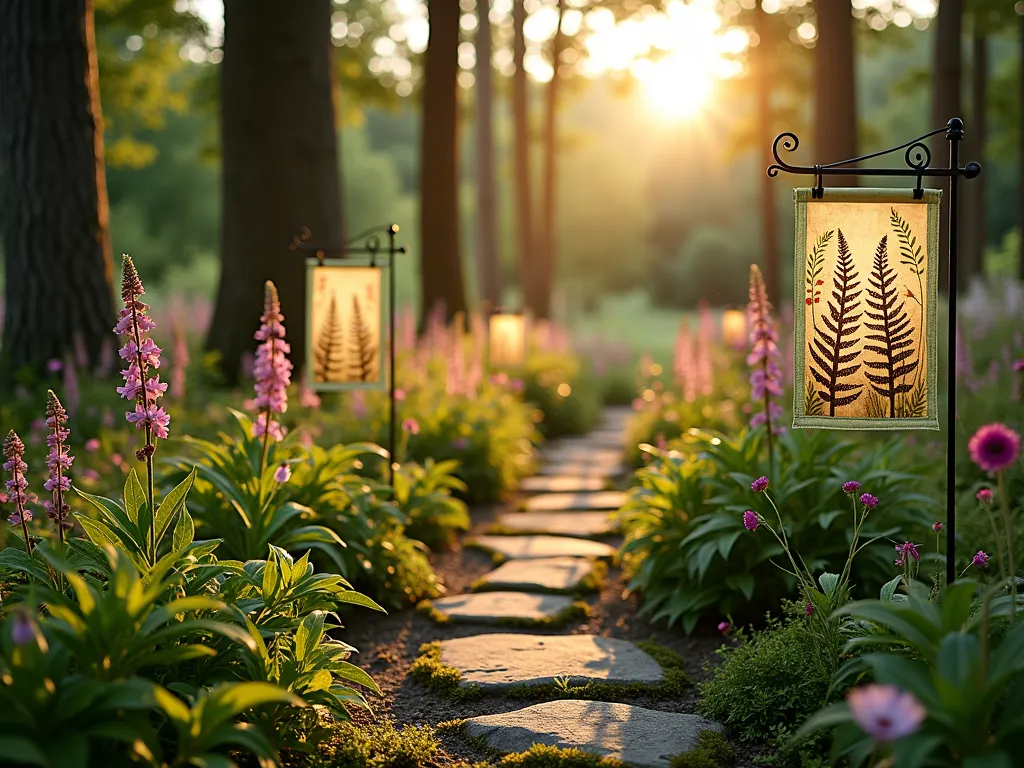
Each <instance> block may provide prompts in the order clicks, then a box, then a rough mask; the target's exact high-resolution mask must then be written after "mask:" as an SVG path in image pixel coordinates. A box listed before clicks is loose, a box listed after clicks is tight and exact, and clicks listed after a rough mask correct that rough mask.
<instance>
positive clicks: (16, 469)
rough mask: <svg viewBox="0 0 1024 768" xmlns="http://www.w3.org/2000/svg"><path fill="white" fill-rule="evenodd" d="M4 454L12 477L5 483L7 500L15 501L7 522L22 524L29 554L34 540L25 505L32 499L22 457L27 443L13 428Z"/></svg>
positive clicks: (29, 514)
mask: <svg viewBox="0 0 1024 768" xmlns="http://www.w3.org/2000/svg"><path fill="white" fill-rule="evenodd" d="M3 454H4V458H5V459H7V461H5V462H4V465H3V468H4V470H5V471H7V472H8V473H9V474H10V476H11V479H10V480H8V481H7V482H6V483H5V484H4V487H5V488H6V489H7V501H8V502H13V503H14V511H13V512H12V513H11V515H10V517H8V518H7V522H9V523H10V524H11V525H20V526H21V531H22V534H23V535H24V537H25V548H26V549H27V550H28V552H29V554H32V540H31V539H30V538H29V535H28V522H29V520H31V519H32V512H31V511H29V510H28V509H26V507H25V505H26V504H27V503H28V502H29V501H30V500H31V495H30V494H26V493H25V489H26V488H28V480H26V479H25V472H27V471H28V466H27V465H26V464H25V462H24V461H23V460H22V458H21V457H22V456H24V455H25V444H24V443H23V442H22V441H21V438H20V437H18V434H17V433H16V432H15V431H14V430H13V429H12V430H11V431H10V432H8V433H7V437H6V438H5V439H4V444H3Z"/></svg>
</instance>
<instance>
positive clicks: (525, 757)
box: [437, 720, 625, 768]
mask: <svg viewBox="0 0 1024 768" xmlns="http://www.w3.org/2000/svg"><path fill="white" fill-rule="evenodd" d="M437 732H438V733H439V734H450V735H452V736H454V737H456V738H457V739H459V740H460V741H462V742H465V743H467V744H471V745H472V746H474V747H475V748H476V749H478V750H479V751H481V752H483V753H484V754H486V755H488V756H489V757H490V758H491V760H490V761H489V762H488V763H486V765H496V766H500V768H625V764H624V763H623V762H622V761H621V760H617V759H615V758H614V757H601V756H600V755H595V754H593V753H591V752H585V751H584V750H582V749H577V748H575V747H556V746H553V745H551V744H534V745H533V746H532V747H530V748H529V749H528V750H526V751H525V752H513V753H512V754H508V755H503V754H502V753H501V752H499V751H498V750H496V749H494V748H493V747H492V746H491V745H490V744H488V743H487V739H486V738H484V737H483V736H470V735H469V734H468V733H467V732H466V721H465V720H450V721H448V722H444V723H439V724H438V725H437ZM478 765H484V764H482V763H481V764H478ZM457 768H464V766H458V767H457ZM474 768H475V766H474Z"/></svg>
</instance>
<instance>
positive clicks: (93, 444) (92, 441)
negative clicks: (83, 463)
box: [85, 437, 100, 453]
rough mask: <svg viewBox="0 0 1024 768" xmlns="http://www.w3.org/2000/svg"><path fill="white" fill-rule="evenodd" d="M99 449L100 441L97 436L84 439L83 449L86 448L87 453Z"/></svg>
mask: <svg viewBox="0 0 1024 768" xmlns="http://www.w3.org/2000/svg"><path fill="white" fill-rule="evenodd" d="M99 449H100V441H99V440H98V439H97V438H95V437H90V438H89V439H88V440H86V441H85V450H87V451H88V452H89V453H92V452H94V451H98V450H99Z"/></svg>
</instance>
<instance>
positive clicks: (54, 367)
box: [46, 358, 64, 373]
mask: <svg viewBox="0 0 1024 768" xmlns="http://www.w3.org/2000/svg"><path fill="white" fill-rule="evenodd" d="M63 368H64V363H62V362H61V361H60V360H58V359H57V358H53V359H52V360H47V361H46V370H48V371H49V372H50V373H60V372H61V369H63Z"/></svg>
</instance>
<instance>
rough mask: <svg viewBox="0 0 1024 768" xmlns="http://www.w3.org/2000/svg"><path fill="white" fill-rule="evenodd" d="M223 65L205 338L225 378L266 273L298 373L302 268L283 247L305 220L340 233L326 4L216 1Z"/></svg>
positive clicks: (241, 350) (325, 237)
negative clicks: (217, 233) (219, 178)
mask: <svg viewBox="0 0 1024 768" xmlns="http://www.w3.org/2000/svg"><path fill="white" fill-rule="evenodd" d="M224 23H225V36H224V60H223V62H222V63H221V65H220V66H221V140H222V151H223V169H224V170H223V173H224V178H223V187H222V195H223V217H222V221H221V276H220V285H219V288H218V291H217V305H216V309H215V311H214V316H213V323H212V325H211V328H210V334H209V338H208V339H207V346H208V348H209V349H211V350H217V351H219V352H220V353H221V367H222V369H223V372H224V374H225V376H226V377H227V379H228V380H229V381H230V382H236V381H237V380H238V378H239V373H240V363H241V360H242V356H243V355H244V354H245V353H246V352H248V351H251V350H253V349H255V342H254V341H253V338H252V334H253V332H254V331H255V330H256V328H257V327H259V314H260V310H261V307H262V303H263V288H262V286H263V282H264V281H265V280H268V279H269V280H273V281H274V283H275V284H276V285H277V288H278V291H279V292H280V295H281V307H282V311H283V313H284V314H285V316H286V317H287V318H288V319H289V323H288V340H289V342H290V344H291V350H292V351H291V359H292V361H293V363H294V364H295V368H296V371H298V370H301V368H302V365H303V364H304V357H305V352H306V347H305V337H306V333H305V331H306V328H305V314H304V313H305V306H306V276H305V269H306V267H305V264H304V263H303V259H302V258H301V257H300V256H298V255H297V254H296V253H294V252H292V251H290V250H289V245H290V244H291V242H292V238H293V237H294V236H295V234H296V233H297V232H298V231H299V229H300V228H301V227H303V226H306V227H309V228H310V230H311V231H312V233H313V237H314V239H315V240H316V241H317V242H325V243H337V242H339V241H340V239H341V235H342V229H341V182H340V175H339V170H338V145H337V140H336V134H335V122H334V100H333V96H332V91H333V83H332V80H331V57H332V48H331V39H330V26H331V2H330V0H304V1H303V2H301V3H294V4H292V5H290V6H289V9H288V12H287V13H284V12H282V10H281V4H280V3H279V2H276V0H225V3H224Z"/></svg>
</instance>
